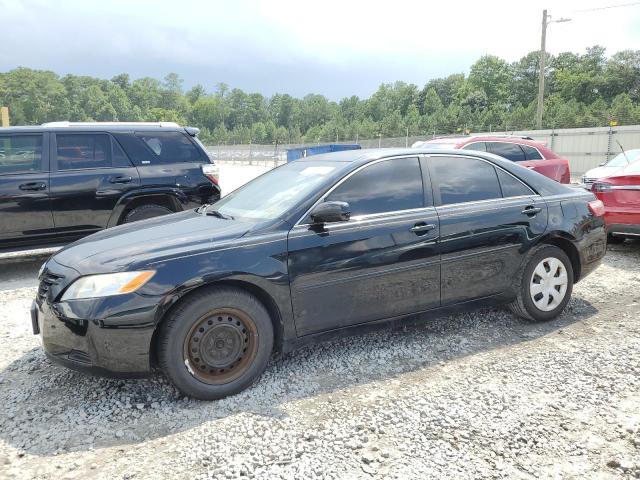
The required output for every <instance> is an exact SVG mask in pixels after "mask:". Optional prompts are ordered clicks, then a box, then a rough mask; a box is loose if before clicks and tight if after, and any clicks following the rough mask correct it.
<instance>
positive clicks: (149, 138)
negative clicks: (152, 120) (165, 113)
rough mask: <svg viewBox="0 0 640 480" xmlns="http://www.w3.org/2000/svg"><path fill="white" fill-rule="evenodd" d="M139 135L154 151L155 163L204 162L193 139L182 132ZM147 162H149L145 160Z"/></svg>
mask: <svg viewBox="0 0 640 480" xmlns="http://www.w3.org/2000/svg"><path fill="white" fill-rule="evenodd" d="M137 136H138V137H139V138H140V139H141V140H142V141H143V142H144V143H145V145H146V146H147V147H148V149H149V150H151V152H152V153H153V160H152V161H151V162H155V163H180V162H202V161H203V158H202V156H201V155H200V150H198V149H197V148H196V147H195V145H194V144H193V143H192V142H191V140H190V139H189V138H188V137H187V136H186V135H183V134H182V133H180V132H158V133H155V132H153V133H146V132H144V133H138V134H137ZM143 163H147V162H143Z"/></svg>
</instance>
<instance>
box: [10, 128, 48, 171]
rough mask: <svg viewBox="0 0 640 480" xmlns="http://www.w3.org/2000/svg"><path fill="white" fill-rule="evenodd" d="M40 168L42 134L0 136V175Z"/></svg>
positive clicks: (38, 169) (39, 169)
mask: <svg viewBox="0 0 640 480" xmlns="http://www.w3.org/2000/svg"><path fill="white" fill-rule="evenodd" d="M41 170H42V135H2V136H0V175H3V174H10V173H29V172H39V171H41Z"/></svg>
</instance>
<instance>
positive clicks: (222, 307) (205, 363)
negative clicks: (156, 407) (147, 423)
mask: <svg viewBox="0 0 640 480" xmlns="http://www.w3.org/2000/svg"><path fill="white" fill-rule="evenodd" d="M161 328H162V330H161V331H160V338H159V342H160V343H159V348H158V358H159V361H160V366H161V368H162V370H163V371H164V373H165V374H166V375H167V376H168V377H169V379H170V380H171V382H172V383H173V384H174V385H175V386H176V387H177V388H178V389H179V390H180V391H182V392H183V393H185V394H187V395H189V396H191V397H194V398H198V399H200V400H215V399H218V398H222V397H226V396H228V395H233V394H235V393H238V392H241V391H242V390H244V389H245V388H247V387H249V386H250V385H251V384H252V383H253V382H255V381H256V380H257V379H258V377H260V375H261V374H262V372H263V371H264V369H265V368H266V366H267V362H268V361H269V357H270V355H271V351H272V349H273V325H272V323H271V318H270V317H269V313H268V312H267V310H266V309H265V308H264V306H263V305H262V303H260V301H259V300H258V299H257V298H255V297H254V296H253V295H251V294H249V293H248V292H245V291H244V290H241V289H236V288H230V287H219V288H209V289H205V290H202V291H199V292H195V293H194V294H192V295H191V296H189V297H187V298H186V299H184V300H183V301H182V302H181V303H180V304H179V305H178V306H177V307H176V308H175V309H174V310H173V311H172V312H171V313H170V314H169V318H167V319H166V321H165V322H164V323H163V324H162V327H161Z"/></svg>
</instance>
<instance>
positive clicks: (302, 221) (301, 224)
mask: <svg viewBox="0 0 640 480" xmlns="http://www.w3.org/2000/svg"><path fill="white" fill-rule="evenodd" d="M402 158H416V159H418V166H420V168H421V170H422V166H421V161H420V155H400V156H396V157H385V158H379V159H378V160H374V161H372V162H368V163H365V164H364V165H360V166H359V167H358V168H356V169H355V170H352V171H350V172H349V173H347V174H346V175H345V176H344V177H342V178H341V179H340V180H338V181H337V182H336V183H334V184H333V185H332V186H331V187H329V188H328V189H327V190H326V191H325V192H324V193H323V194H322V195H320V197H319V198H318V200H316V201H315V202H314V203H313V205H311V207H309V208H308V209H307V211H306V212H304V214H303V215H302V217H300V219H299V220H298V221H297V222H296V223H295V224H294V225H293V227H294V228H295V227H306V226H309V225H311V224H310V223H308V222H307V221H306V220H307V219H308V217H309V213H311V211H312V210H313V209H314V208H315V207H316V205H318V204H320V203H322V202H324V201H325V199H326V198H327V197H328V196H329V195H331V193H332V192H333V191H334V190H335V189H336V188H338V187H339V186H340V185H342V184H343V183H344V182H346V181H347V180H348V179H349V178H351V177H352V176H353V175H355V174H356V173H358V172H360V171H362V170H364V169H365V168H368V167H370V166H372V165H375V164H377V163H380V162H384V161H386V160H399V159H402ZM421 178H422V179H423V180H422V191H423V193H424V191H425V184H424V174H423V175H422V176H421ZM424 201H425V205H424V206H422V207H421V208H412V209H408V210H394V211H390V212H380V213H371V214H367V215H357V216H354V217H351V218H352V219H358V220H360V219H363V218H369V217H371V216H381V215H391V214H396V213H402V212H413V211H420V210H425V209H429V208H433V205H427V204H426V199H425V200H424ZM336 223H347V222H336Z"/></svg>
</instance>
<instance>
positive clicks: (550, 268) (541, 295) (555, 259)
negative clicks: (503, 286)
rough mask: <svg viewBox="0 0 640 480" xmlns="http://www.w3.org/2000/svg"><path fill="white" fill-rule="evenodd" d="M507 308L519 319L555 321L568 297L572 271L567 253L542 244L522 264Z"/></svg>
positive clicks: (570, 288) (571, 286) (569, 296)
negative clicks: (513, 296) (513, 295)
mask: <svg viewBox="0 0 640 480" xmlns="http://www.w3.org/2000/svg"><path fill="white" fill-rule="evenodd" d="M516 281H517V282H518V283H517V284H516V289H517V291H516V294H517V296H516V300H515V301H514V302H513V303H512V304H511V305H510V308H511V310H512V311H513V312H514V313H515V314H516V315H518V316H520V317H522V318H524V319H526V320H530V321H534V322H543V321H547V320H552V319H554V318H556V317H557V316H558V315H560V313H561V312H562V310H564V307H565V306H566V305H567V303H568V302H569V299H570V298H571V293H572V291H573V268H572V266H571V261H570V260H569V257H567V254H566V253H564V251H562V250H561V249H560V248H558V247H556V246H553V245H541V246H539V247H537V248H536V250H535V251H534V252H533V253H532V254H531V256H530V257H529V260H528V261H527V262H526V263H525V264H524V266H523V268H522V269H521V271H520V273H519V274H518V278H517V279H516Z"/></svg>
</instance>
